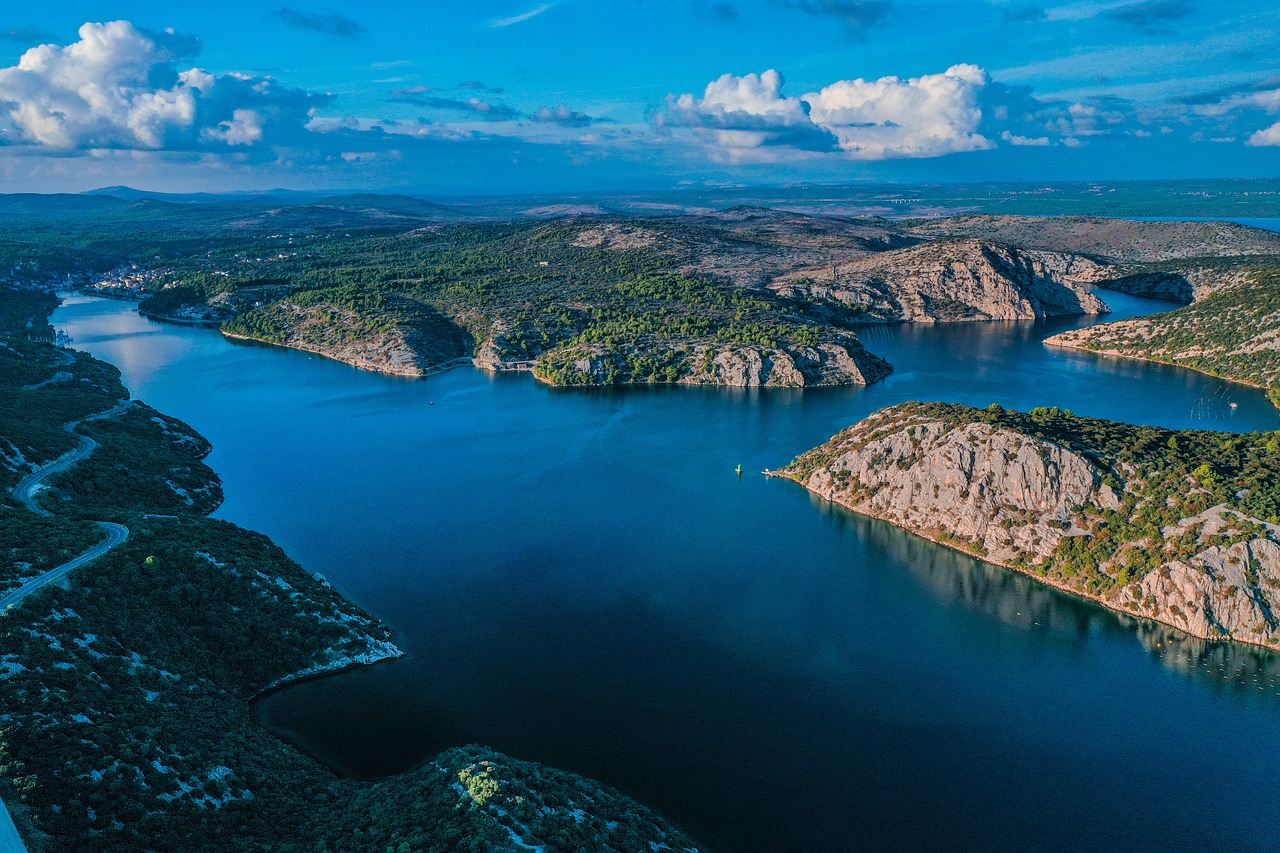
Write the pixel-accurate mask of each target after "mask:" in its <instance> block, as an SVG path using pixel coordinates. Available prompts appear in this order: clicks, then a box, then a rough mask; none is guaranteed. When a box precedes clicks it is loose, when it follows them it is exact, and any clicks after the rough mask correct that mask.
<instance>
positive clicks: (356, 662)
mask: <svg viewBox="0 0 1280 853" xmlns="http://www.w3.org/2000/svg"><path fill="white" fill-rule="evenodd" d="M404 656H405V652H404V650H403V649H401V648H400V647H399V646H397V645H396V644H395V643H392V642H385V643H383V644H382V648H381V649H379V650H377V651H374V652H369V653H366V654H361V655H356V656H354V657H342V658H339V659H337V660H334V661H330V662H329V663H326V664H316V665H315V666H309V667H307V668H306V669H301V670H298V671H297V672H293V673H290V674H288V675H283V676H281V677H280V678H277V679H276V680H275V681H273V682H271V683H270V684H268V685H267V686H266V687H264V688H262V689H261V690H259V691H258V692H257V693H255V694H253V695H252V696H250V697H249V699H248V701H249V702H250V703H252V702H257V701H259V700H262V699H265V698H267V697H268V696H270V695H271V694H273V693H277V692H279V691H281V690H285V689H287V688H289V687H293V686H294V685H297V684H305V683H306V682H308V681H318V680H319V679H322V678H328V677H329V676H331V675H338V674H340V673H343V672H350V671H351V670H353V669H360V668H361V667H366V666H373V665H374V664H378V663H382V662H383V661H389V660H399V659H400V658H402V657H404Z"/></svg>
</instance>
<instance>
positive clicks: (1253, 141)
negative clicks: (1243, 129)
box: [1244, 121, 1280, 148]
mask: <svg viewBox="0 0 1280 853" xmlns="http://www.w3.org/2000/svg"><path fill="white" fill-rule="evenodd" d="M1244 144H1245V145H1250V146H1253V147H1255V148H1262V147H1266V146H1271V145H1277V146H1280V121H1278V122H1276V123H1275V124H1273V125H1271V127H1268V128H1265V129H1264V130H1259V131H1258V132H1257V133H1255V134H1253V135H1252V136H1250V137H1249V138H1248V139H1247V140H1245V143H1244Z"/></svg>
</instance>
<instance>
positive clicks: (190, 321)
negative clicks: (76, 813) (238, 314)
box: [95, 294, 224, 329]
mask: <svg viewBox="0 0 1280 853" xmlns="http://www.w3.org/2000/svg"><path fill="white" fill-rule="evenodd" d="M95 295H97V294H95ZM138 313H139V314H141V315H142V316H143V317H146V318H147V319H148V320H155V321H156V322H159V323H173V324H174V325H175V326H200V327H203V328H207V329H216V328H217V327H218V326H221V325H222V324H223V322H224V321H222V320H201V319H199V318H197V317H175V316H173V315H172V314H156V313H154V312H152V311H143V310H142V309H141V308H139V309H138Z"/></svg>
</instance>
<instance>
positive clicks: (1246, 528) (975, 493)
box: [772, 404, 1280, 647]
mask: <svg viewBox="0 0 1280 853" xmlns="http://www.w3.org/2000/svg"><path fill="white" fill-rule="evenodd" d="M1130 473H1132V474H1134V476H1137V475H1138V473H1140V472H1138V471H1137V469H1133V470H1131V472H1130ZM772 474H773V475H774V476H782V477H787V478H789V479H793V480H795V481H797V482H799V483H800V484H801V485H803V486H805V487H806V488H808V489H809V490H810V491H812V492H814V493H815V494H817V495H819V496H820V497H823V498H825V499H826V500H829V501H832V502H833V503H837V504H840V505H841V506H844V507H846V508H848V509H851V510H853V511H855V512H858V513H861V514H863V515H868V516H871V517H874V518H879V519H883V520H885V521H888V522H891V523H893V524H895V525H897V526H899V527H902V528H904V529H906V530H910V531H912V532H914V533H917V534H919V535H921V536H924V537H926V538H929V539H932V540H934V541H935V542H939V543H941V544H944V545H948V546H950V547H953V548H956V549H958V550H963V551H967V552H969V553H971V554H974V555H976V556H980V557H982V558H984V559H986V560H988V561H990V562H993V563H996V564H998V565H1003V566H1006V567H1008V568H1014V569H1017V570H1019V571H1023V572H1027V573H1028V574H1031V575H1032V576H1033V577H1038V578H1040V579H1041V580H1043V581H1044V582H1046V583H1050V584H1052V585H1053V586H1057V587H1059V588H1062V589H1067V590H1070V591H1072V592H1075V593H1078V594H1080V595H1083V596H1085V597H1088V598H1092V599H1094V600H1096V601H1098V602H1099V603H1101V604H1103V605H1105V606H1107V607H1110V608H1112V609H1114V610H1118V611H1120V612H1123V613H1128V614H1131V615H1134V616H1139V617H1146V618H1148V619H1154V620H1157V621H1159V622H1163V623H1165V624H1166V625H1172V626H1173V627H1175V628H1178V629H1180V630H1182V631H1185V632H1187V633H1188V634H1191V635H1193V636H1195V637H1199V638H1202V639H1208V640H1217V639H1233V640H1240V641H1243V642H1249V643H1255V644H1258V645H1263V646H1269V647H1277V646H1280V526H1277V525H1272V524H1266V523H1264V522H1261V521H1260V520H1258V519H1256V518H1252V517H1248V516H1246V515H1244V514H1242V513H1240V512H1239V511H1236V510H1230V509H1226V508H1225V506H1217V507H1213V508H1211V509H1209V510H1205V511H1204V512H1203V513H1201V514H1199V515H1196V516H1192V517H1189V518H1184V519H1182V520H1181V521H1180V522H1178V523H1177V524H1174V525H1172V526H1171V527H1168V528H1166V529H1165V531H1164V535H1165V536H1166V537H1167V538H1168V540H1169V541H1173V540H1175V539H1177V538H1178V537H1179V536H1180V535H1181V534H1183V533H1185V532H1187V531H1192V532H1195V534H1196V537H1197V538H1196V539H1195V543H1196V544H1197V546H1198V550H1195V549H1194V548H1193V549H1192V552H1191V556H1185V557H1181V558H1174V557H1175V556H1176V554H1175V553H1174V552H1172V551H1165V552H1164V557H1163V561H1162V560H1161V559H1159V558H1157V559H1156V560H1154V561H1152V562H1150V563H1145V564H1143V565H1144V567H1143V568H1142V569H1140V570H1134V569H1132V568H1131V567H1130V561H1129V560H1128V558H1127V557H1125V556H1123V555H1124V554H1126V553H1133V552H1142V553H1147V552H1148V551H1149V548H1150V546H1151V545H1152V542H1151V541H1150V540H1146V539H1139V540H1135V541H1133V542H1125V543H1122V544H1121V548H1120V550H1119V552H1118V554H1120V555H1121V556H1117V557H1115V558H1112V559H1109V560H1108V562H1107V563H1104V564H1103V565H1101V566H1096V567H1095V568H1096V569H1097V572H1098V573H1100V574H1095V575H1094V577H1095V579H1096V578H1098V577H1103V576H1105V577H1107V578H1110V579H1111V582H1110V585H1109V586H1108V585H1104V586H1101V587H1098V586H1095V585H1094V583H1093V582H1090V581H1088V580H1087V579H1085V578H1084V577H1083V576H1082V575H1078V574H1077V573H1076V572H1075V570H1074V569H1072V570H1071V571H1059V560H1061V559H1064V558H1063V556H1062V555H1063V554H1064V553H1069V552H1070V551H1071V549H1070V548H1068V549H1066V550H1065V551H1064V550H1063V549H1060V548H1059V546H1060V545H1066V544H1069V543H1066V542H1065V540H1067V539H1070V538H1073V537H1087V536H1091V535H1092V533H1091V531H1092V530H1093V529H1094V525H1095V524H1096V523H1097V522H1098V521H1099V519H1103V518H1105V517H1107V514H1108V513H1112V514H1113V516H1114V513H1115V512H1120V513H1127V512H1130V511H1131V509H1132V507H1133V506H1134V501H1137V502H1139V503H1141V501H1142V500H1144V498H1141V497H1140V496H1139V494H1138V493H1133V492H1129V493H1128V494H1126V495H1123V496H1122V495H1117V494H1116V493H1115V492H1114V491H1113V490H1112V488H1111V486H1110V485H1108V484H1106V483H1105V482H1104V481H1103V480H1104V472H1103V471H1102V470H1101V469H1100V468H1099V467H1098V465H1097V464H1096V463H1095V462H1094V461H1092V460H1090V459H1086V458H1085V457H1083V456H1081V455H1079V454H1077V453H1075V452H1073V451H1072V450H1070V449H1068V448H1066V447H1063V446H1060V445H1058V444H1055V443H1053V442H1050V441H1046V440H1043V439H1040V438H1036V437H1034V436H1031V435H1027V434H1024V433H1022V432H1019V431H1014V430H1010V429H1003V428H999V427H996V426H994V425H992V424H989V423H985V422H982V421H976V422H967V423H966V422H963V421H961V422H952V421H947V420H944V419H942V418H939V417H938V416H936V415H930V414H929V412H928V411H927V410H922V408H921V407H920V406H919V404H906V405H904V406H900V407H893V408H890V409H885V410H882V411H880V412H877V413H875V414H873V415H871V416H870V417H868V418H867V419H866V420H864V421H862V422H861V423H859V424H856V425H855V426H853V427H850V428H849V429H847V430H845V431H843V432H841V433H840V434H838V435H836V436H835V437H834V438H832V439H831V441H829V442H828V443H827V444H825V445H822V446H821V447H818V448H815V449H814V450H812V451H809V452H808V453H805V454H802V455H801V456H800V457H798V458H797V459H796V460H795V462H793V463H792V464H791V465H789V466H788V467H786V468H784V469H782V470H781V471H777V472H772ZM1127 489H1128V487H1126V490H1127ZM1122 517H1123V516H1122ZM1156 544H1157V545H1160V543H1158V542H1157V543H1156ZM1161 547H1163V546H1162V545H1161ZM1178 553H1182V552H1178ZM1130 571H1139V572H1140V573H1139V574H1137V575H1136V576H1134V577H1132V578H1130V575H1129V572H1130Z"/></svg>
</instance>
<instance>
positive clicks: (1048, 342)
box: [1041, 332, 1280, 408]
mask: <svg viewBox="0 0 1280 853" xmlns="http://www.w3.org/2000/svg"><path fill="white" fill-rule="evenodd" d="M1064 334H1069V333H1068V332H1060V333H1058V334H1057V335H1053V336H1052V337H1048V338H1045V339H1044V340H1043V341H1042V342H1041V343H1043V344H1044V345H1045V346H1047V347H1056V348H1058V349H1070V350H1076V351H1077V352H1088V353H1093V354H1094V355H1110V356H1114V357H1115V358H1127V359H1130V360H1132V361H1146V362H1150V363H1151V364H1163V365H1165V366H1166V367H1177V368H1179V369H1181V370H1190V371H1191V372H1192V373H1199V374H1201V375H1202V376H1212V377H1213V378H1214V379H1222V380H1224V381H1226V382H1234V383H1236V384H1237V385H1244V386H1246V387H1248V388H1257V389H1258V390H1260V391H1267V390H1268V389H1269V386H1267V385H1263V384H1262V383H1261V382H1254V381H1252V380H1249V379H1241V378H1240V377H1238V376H1225V375H1223V374H1221V373H1214V372H1213V371H1212V370H1205V369H1203V368H1200V367H1192V366H1191V365H1189V364H1183V363H1181V362H1177V361H1170V360H1168V359H1164V358H1155V357H1153V356H1146V355H1132V354H1130V353H1127V352H1119V351H1117V350H1110V349H1092V348H1090V347H1086V346H1081V345H1080V344H1073V343H1067V342H1065V341H1058V340H1054V338H1058V337H1061V336H1062V335H1064ZM1272 402H1274V403H1275V405H1276V407H1277V408H1280V401H1272Z"/></svg>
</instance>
